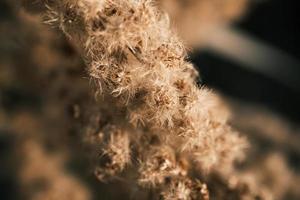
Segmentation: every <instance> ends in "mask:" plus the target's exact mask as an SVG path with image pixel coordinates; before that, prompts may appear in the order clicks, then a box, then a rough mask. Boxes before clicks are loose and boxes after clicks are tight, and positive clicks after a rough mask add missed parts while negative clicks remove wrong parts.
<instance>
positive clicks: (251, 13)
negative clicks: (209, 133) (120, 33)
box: [0, 0, 300, 199]
mask: <svg viewBox="0 0 300 200" xmlns="http://www.w3.org/2000/svg"><path fill="white" fill-rule="evenodd" d="M159 1H161V2H163V7H164V8H165V9H166V11H168V12H170V15H171V23H172V24H173V25H174V28H175V29H181V30H183V31H182V35H183V38H184V37H186V38H188V39H191V38H192V37H195V40H191V41H187V44H188V45H189V46H190V56H189V60H190V61H191V62H193V63H194V64H195V65H196V66H197V68H198V69H199V71H200V75H201V80H199V84H204V85H206V86H207V87H210V88H212V89H214V90H215V91H216V92H218V93H219V94H220V95H221V96H222V97H223V99H224V101H225V102H226V104H228V106H229V108H230V109H231V112H232V117H231V120H230V123H231V125H232V126H233V127H234V128H236V129H237V130H238V131H240V132H241V133H242V134H245V135H246V136H247V137H248V138H249V140H250V143H251V144H252V149H253V150H250V152H249V155H248V158H249V159H248V161H247V162H246V163H245V164H244V166H242V168H245V169H247V170H249V172H251V173H252V172H253V173H254V174H256V175H257V177H258V180H260V181H261V182H262V183H264V184H265V185H266V188H268V189H269V190H271V191H275V193H276V194H275V196H276V198H275V199H297V198H298V197H299V196H300V194H299V191H298V190H297V188H298V184H299V183H300V176H299V173H300V145H299V144H300V129H299V126H300V124H299V122H300V106H299V102H300V38H299V36H300V26H299V25H300V21H299V20H300V18H299V16H298V15H299V14H298V9H297V6H296V4H297V1H295V0H249V1H246V0H226V1H225V0H224V1H223V3H224V2H227V1H228V2H230V3H228V5H225V4H222V3H220V2H222V1H219V2H218V1H217V0H216V2H217V3H215V4H214V5H211V4H212V3H211V2H212V1H206V0H203V1H202V0H201V2H204V3H200V4H199V5H198V6H192V5H193V1H192V0H189V1H186V2H188V3H182V2H185V1H178V2H181V3H178V4H176V5H173V4H175V3H174V2H175V0H174V1H173V0H159ZM199 2H200V1H199ZM238 2H239V3H238ZM244 2H247V3H244ZM170 4H172V5H173V6H169V5H170ZM20 7H25V8H26V9H22V10H20ZM178 8H179V9H178ZM191 8H193V9H191ZM190 9H191V10H190ZM25 10H26V11H25ZM41 10H43V9H42V8H40V5H39V3H38V1H29V0H28V1H27V0H24V1H22V3H21V1H20V2H19V1H10V0H0V199H91V198H92V197H94V198H95V199H96V197H101V199H122V198H123V199H124V198H125V196H126V194H124V193H122V192H118V193H116V192H112V191H114V190H115V189H114V187H112V186H114V185H113V184H114V183H112V184H101V183H99V182H98V181H97V180H96V179H95V177H94V176H93V174H92V173H89V172H90V171H89V165H88V161H87V160H88V158H87V157H86V156H85V155H84V153H83V151H81V150H82V149H84V146H83V145H82V143H81V139H82V138H81V135H82V132H83V131H84V125H85V124H86V121H85V120H84V117H82V115H85V113H83V110H84V109H83V108H84V107H86V106H88V105H89V104H92V103H91V102H93V98H91V96H93V95H92V91H91V90H90V87H89V81H88V78H87V74H86V71H85V70H84V63H83V61H82V59H81V58H80V56H78V54H77V52H76V50H75V48H74V47H73V46H72V44H71V43H69V42H68V40H66V38H65V37H64V36H63V35H62V34H61V33H60V32H59V31H58V30H56V29H54V28H49V27H48V26H46V25H44V24H43V23H42V22H43V17H40V16H39V12H41ZM198 12H199V13H198ZM29 13H30V14H29ZM220 13H222V14H220ZM194 14H195V15H194ZM186 16H187V17H186ZM188 17H191V18H193V19H194V21H190V22H189V21H188V20H185V19H188ZM197 17H199V18H197ZM223 20H224V21H223ZM220 21H221V22H220ZM188 23H191V26H192V27H193V28H194V31H195V32H191V31H190V30H189V29H188V28H186V29H185V28H180V27H185V26H187V27H188V25H186V24H188ZM193 23H195V24H193ZM198 25H199V26H198ZM202 25H203V26H202ZM184 30H186V31H187V32H184ZM205 30H210V32H208V31H205ZM198 31H199V33H198ZM179 32H180V31H179ZM204 32H205V33H204ZM201 34H203V35H201ZM191 35H194V36H191ZM195 35H196V36H195ZM198 36H201V38H200V39H199V38H197V37H198ZM208 36H209V37H208ZM198 39H199V41H198ZM86 114H87V115H88V114H89V113H86ZM274 166H278V168H276V169H274ZM257 171H259V173H256V172H257ZM270 177H271V178H270ZM60 188H64V190H63V191H62V190H61V189H60ZM119 189H120V191H122V188H119ZM109 191H110V192H109ZM127 196H128V195H127Z"/></svg>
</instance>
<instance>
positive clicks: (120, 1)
mask: <svg viewBox="0 0 300 200" xmlns="http://www.w3.org/2000/svg"><path fill="white" fill-rule="evenodd" d="M46 4H47V7H48V13H47V15H48V19H47V21H46V22H47V23H50V24H51V25H54V26H58V27H59V28H60V29H61V30H62V31H63V32H64V33H65V35H66V36H67V37H68V38H69V39H70V40H71V41H72V42H73V43H74V44H75V45H76V47H77V49H78V50H79V51H80V52H81V55H82V56H83V57H84V60H85V62H86V65H87V71H88V74H89V76H90V79H91V82H92V83H94V89H95V91H96V96H97V97H98V102H99V103H98V106H99V107H100V108H101V110H102V112H101V116H99V117H98V119H95V120H94V121H96V126H98V127H97V129H98V131H97V132H96V133H94V134H93V132H92V131H87V136H86V139H85V140H86V141H87V142H89V143H91V145H94V146H95V151H96V152H97V154H100V158H99V156H98V157H97V159H99V161H98V164H97V166H96V170H95V174H96V175H97V177H98V178H99V180H101V181H109V180H111V179H114V178H116V177H118V176H119V174H121V173H126V170H129V171H130V168H133V169H136V170H135V173H136V174H134V173H133V172H130V173H131V174H130V175H128V176H129V177H130V178H131V179H134V180H135V181H136V183H137V185H138V186H141V187H145V188H151V189H153V190H157V194H158V195H159V196H160V197H163V198H164V199H209V194H208V189H207V185H206V184H205V183H203V182H202V180H199V179H198V178H195V177H203V176H205V175H206V174H209V173H211V172H217V173H220V174H224V176H226V175H228V174H230V173H232V171H233V170H232V169H233V166H234V162H235V161H237V160H240V159H242V158H243V156H244V154H243V150H244V149H245V147H246V146H247V142H246V140H245V139H244V138H242V137H241V136H239V134H238V133H236V132H235V131H233V130H232V129H231V128H230V126H229V125H228V124H227V117H228V113H227V111H226V108H224V106H223V105H222V103H221V101H220V100H219V98H218V97H217V96H216V95H215V94H214V93H212V92H211V91H209V90H208V89H206V88H205V87H203V86H199V85H197V84H196V82H197V78H198V74H197V71H196V70H195V69H194V68H193V66H192V64H190V63H189V62H188V61H187V52H186V50H185V47H184V45H183V43H182V41H181V40H180V39H179V37H178V36H177V35H176V33H174V32H173V31H172V30H171V29H170V25H169V18H168V16H167V15H166V14H165V13H163V12H161V11H160V10H159V9H158V8H157V7H156V5H155V2H153V1H151V0H126V1H125V0H65V1H57V2H56V1H51V2H50V1H49V2H47V3H46ZM124 171H125V172H124ZM128 173H129V172H128ZM195 174H196V175H195ZM200 179H201V178H200Z"/></svg>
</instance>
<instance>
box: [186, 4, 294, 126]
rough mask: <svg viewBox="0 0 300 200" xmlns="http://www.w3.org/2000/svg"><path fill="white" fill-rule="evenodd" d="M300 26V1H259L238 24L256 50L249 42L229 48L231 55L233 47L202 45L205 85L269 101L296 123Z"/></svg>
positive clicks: (199, 60) (198, 58) (199, 61)
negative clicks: (219, 48) (225, 49)
mask: <svg viewBox="0 0 300 200" xmlns="http://www.w3.org/2000/svg"><path fill="white" fill-rule="evenodd" d="M299 25H300V19H299V14H298V9H297V6H296V2H295V1H293V0H268V1H257V3H256V4H252V5H250V9H248V12H247V14H246V15H244V17H243V18H242V19H241V20H239V22H237V23H236V24H234V29H235V31H236V32H238V33H239V34H241V35H242V36H243V37H244V38H243V39H245V40H246V39H250V40H251V42H249V41H248V43H247V41H246V44H250V45H251V47H253V45H254V50H251V49H248V50H245V48H247V45H244V44H236V45H231V47H230V48H229V50H230V51H231V50H232V51H235V56H232V55H233V54H234V52H232V53H229V55H228V54H226V53H224V52H219V51H217V52H216V51H214V50H212V51H211V50H199V51H197V52H195V53H194V54H193V56H192V60H193V62H195V63H196V65H197V66H198V67H199V69H200V71H201V74H202V78H203V82H204V83H205V84H207V85H209V86H211V87H214V88H218V89H219V90H220V91H222V92H224V93H226V94H227V95H229V96H232V97H235V98H238V99H241V100H243V101H246V102H251V103H257V104H261V105H264V106H266V107H268V108H269V109H271V110H273V111H275V112H277V113H279V114H280V115H282V116H284V117H286V118H288V119H290V120H292V121H294V122H296V123H297V122H299V120H300V110H299V109H300V106H299V102H300V95H299V94H300V61H299V60H300V48H299V45H300V38H299V35H300V26H299ZM233 38H234V39H233V40H231V41H241V38H239V37H238V36H235V35H233ZM242 42H243V40H242ZM224 44H225V42H224ZM261 46H263V47H261ZM266 49H267V51H268V52H265V51H264V50H266ZM255 50H256V52H253V51H255ZM244 52H246V53H249V54H250V53H251V55H248V56H250V57H251V56H252V59H253V61H252V62H251V61H249V59H250V58H243V57H244V56H245V55H244V54H245V53H244ZM230 55H231V56H230ZM239 56H241V57H242V58H241V59H242V61H241V60H240V59H238V58H237V57H239ZM263 56H265V57H263ZM268 56H269V57H268ZM245 60H246V61H245ZM257 60H259V61H257ZM261 60H263V61H261ZM255 64H256V66H253V65H255Z"/></svg>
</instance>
